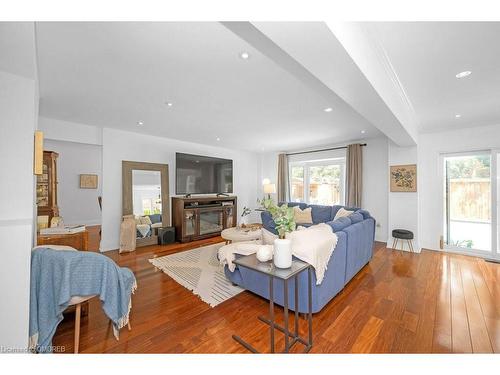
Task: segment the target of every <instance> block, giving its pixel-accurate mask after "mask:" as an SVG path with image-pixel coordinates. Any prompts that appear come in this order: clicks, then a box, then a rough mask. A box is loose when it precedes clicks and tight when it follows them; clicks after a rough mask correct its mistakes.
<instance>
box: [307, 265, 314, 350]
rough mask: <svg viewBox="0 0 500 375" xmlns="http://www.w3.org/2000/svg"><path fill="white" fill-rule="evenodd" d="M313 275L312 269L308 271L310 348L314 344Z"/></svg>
mask: <svg viewBox="0 0 500 375" xmlns="http://www.w3.org/2000/svg"><path fill="white" fill-rule="evenodd" d="M311 283H312V275H311V267H309V268H308V269H307V289H308V293H307V294H308V297H309V300H308V304H309V323H308V326H309V346H312V344H313V333H312V332H313V331H312V285H311Z"/></svg>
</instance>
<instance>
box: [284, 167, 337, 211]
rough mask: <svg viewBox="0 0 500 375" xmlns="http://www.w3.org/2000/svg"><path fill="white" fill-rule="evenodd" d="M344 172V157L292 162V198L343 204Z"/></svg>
mask: <svg viewBox="0 0 500 375" xmlns="http://www.w3.org/2000/svg"><path fill="white" fill-rule="evenodd" d="M344 174H345V159H343V158H341V159H340V158H339V159H328V160H321V161H308V162H295V163H290V171H289V178H290V199H291V201H292V202H306V203H310V204H321V205H334V204H343V202H344V185H345V184H344Z"/></svg>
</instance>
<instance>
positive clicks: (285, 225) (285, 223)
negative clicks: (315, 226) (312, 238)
mask: <svg viewBox="0 0 500 375" xmlns="http://www.w3.org/2000/svg"><path fill="white" fill-rule="evenodd" d="M260 204H261V206H262V207H263V208H264V209H265V210H266V211H269V213H270V214H271V216H272V218H273V221H274V223H275V225H276V231H277V232H278V236H279V238H277V239H275V240H274V265H275V266H276V267H278V268H289V267H291V266H292V242H291V241H290V240H289V239H287V238H285V237H286V234H287V233H289V232H292V231H294V230H295V228H296V224H295V220H294V217H293V208H292V207H288V205H287V204H282V205H281V206H278V205H277V204H275V203H274V201H273V200H272V199H271V198H264V199H262V200H261V201H260Z"/></svg>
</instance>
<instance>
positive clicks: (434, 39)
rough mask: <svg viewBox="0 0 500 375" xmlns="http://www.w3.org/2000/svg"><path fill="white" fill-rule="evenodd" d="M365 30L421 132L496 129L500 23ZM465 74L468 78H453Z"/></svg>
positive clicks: (374, 26)
mask: <svg viewBox="0 0 500 375" xmlns="http://www.w3.org/2000/svg"><path fill="white" fill-rule="evenodd" d="M369 27H370V29H371V34H372V35H373V36H374V38H376V39H377V40H378V41H379V42H380V44H381V46H382V47H383V49H384V50H385V52H386V54H387V57H388V58H389V60H390V62H391V64H392V66H393V68H394V71H395V72H396V74H397V76H398V78H399V80H400V81H401V84H402V86H403V87H404V90H405V92H406V94H407V96H408V98H409V100H410V101H411V104H412V106H413V108H414V111H415V114H416V117H417V120H418V129H419V131H420V132H431V131H437V130H444V129H455V128H463V127H474V126H481V125H493V124H499V125H500V22H384V23H370V24H369ZM465 70H470V71H472V74H471V75H470V76H469V77H467V78H463V79H457V78H456V77H455V75H456V74H457V73H459V72H462V71H465ZM456 114H460V115H461V117H460V118H459V119H457V118H455V115H456Z"/></svg>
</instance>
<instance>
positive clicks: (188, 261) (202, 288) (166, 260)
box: [149, 243, 244, 307]
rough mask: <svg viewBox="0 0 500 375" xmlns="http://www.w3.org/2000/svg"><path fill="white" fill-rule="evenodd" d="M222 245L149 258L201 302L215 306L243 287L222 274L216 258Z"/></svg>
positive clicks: (221, 268) (222, 268)
mask: <svg viewBox="0 0 500 375" xmlns="http://www.w3.org/2000/svg"><path fill="white" fill-rule="evenodd" d="M223 245H224V244H223V243H220V244H215V245H209V246H203V247H199V248H197V249H193V250H187V251H183V252H180V253H176V254H172V255H167V256H164V257H161V258H153V259H150V260H149V261H150V262H151V263H152V264H153V265H154V266H155V267H157V268H159V269H160V270H162V271H163V272H165V273H166V274H167V275H168V276H170V277H171V278H172V279H174V280H175V281H177V282H178V283H179V284H181V285H182V286H183V287H184V288H187V289H189V290H190V291H192V292H193V293H194V294H196V295H197V296H198V297H200V298H201V300H202V301H203V302H206V303H208V304H209V305H210V306H211V307H215V306H217V305H218V304H219V303H222V302H224V301H226V300H228V299H229V298H231V297H234V296H235V295H237V294H239V293H241V292H242V291H243V290H244V289H242V288H240V287H238V286H234V285H233V284H232V283H231V282H230V281H229V280H228V279H227V278H226V275H224V267H223V266H221V265H220V264H219V261H218V260H217V250H219V248H220V247H221V246H223Z"/></svg>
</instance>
